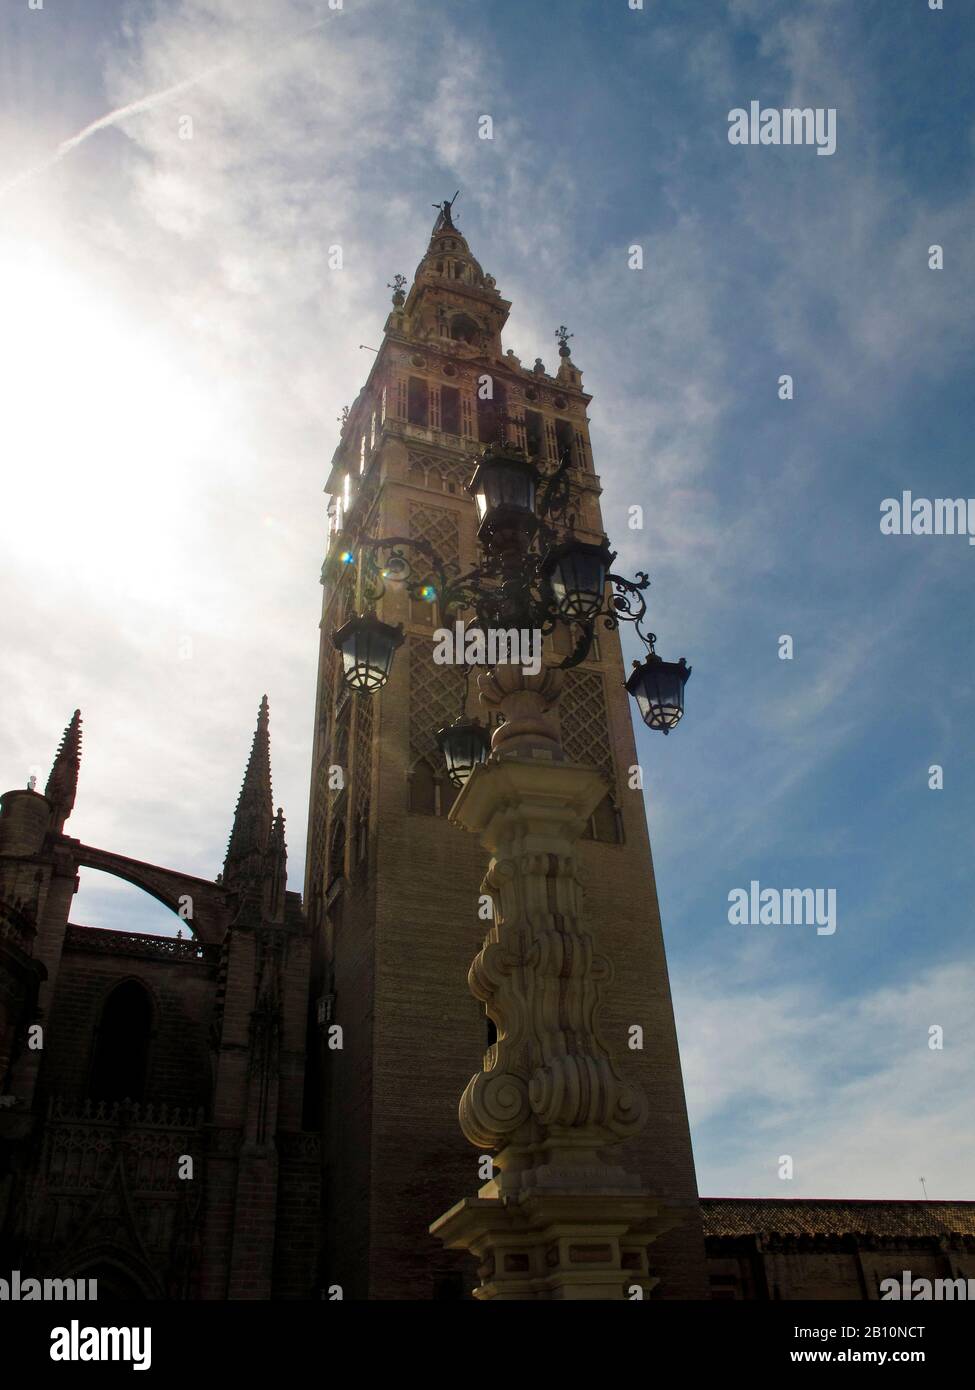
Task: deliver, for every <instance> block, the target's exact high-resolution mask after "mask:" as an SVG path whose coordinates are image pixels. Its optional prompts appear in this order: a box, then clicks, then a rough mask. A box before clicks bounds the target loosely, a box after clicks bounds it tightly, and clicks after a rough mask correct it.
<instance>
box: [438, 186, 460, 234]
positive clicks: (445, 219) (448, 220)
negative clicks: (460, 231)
mask: <svg viewBox="0 0 975 1390" xmlns="http://www.w3.org/2000/svg"><path fill="white" fill-rule="evenodd" d="M459 197H460V189H459V188H458V190H457V192H456V193H455V194H454V196H453V197H452V198H450V199H449V200H448V199H447V198H445V199H444V200H443V202H442V203H433V204H431V206H432V207H435V208H439V210H440V216H439V217H438V218H437V224H436V226H435V227H434V229H433V230H434V231H435V232H439V231H440V230H441V228H443V227H449V228H450V230H451V231H452V232H455V231H456V230H457V228H456V227H455V226H454V219H453V217H452V215H451V209H452V208H453V206H454V204H455V203H456V201H457V199H458V198H459Z"/></svg>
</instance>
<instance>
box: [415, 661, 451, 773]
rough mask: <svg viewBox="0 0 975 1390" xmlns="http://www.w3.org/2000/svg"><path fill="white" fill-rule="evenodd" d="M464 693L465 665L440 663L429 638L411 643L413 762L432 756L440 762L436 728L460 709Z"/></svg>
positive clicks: (434, 763)
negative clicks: (428, 640) (425, 640)
mask: <svg viewBox="0 0 975 1390" xmlns="http://www.w3.org/2000/svg"><path fill="white" fill-rule="evenodd" d="M463 693H464V668H463V667H462V666H439V665H437V663H436V662H435V661H434V659H433V645H432V643H430V642H420V641H412V642H411V643H410V762H411V763H413V762H415V761H416V759H417V758H424V757H425V758H427V759H429V761H430V763H431V766H433V767H439V766H441V757H440V749H439V748H438V747H437V740H436V737H435V735H436V732H437V730H438V729H439V728H440V727H441V726H442V725H443V724H450V723H452V722H453V721H454V720H455V719H456V718H457V715H458V714H459V713H460V702H461V697H462V695H463Z"/></svg>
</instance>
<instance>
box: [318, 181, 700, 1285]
mask: <svg viewBox="0 0 975 1390" xmlns="http://www.w3.org/2000/svg"><path fill="white" fill-rule="evenodd" d="M436 206H438V207H439V208H440V212H439V216H438V217H437V221H436V224H435V226H434V229H433V233H432V235H431V238H430V243H429V246H428V248H427V251H426V254H425V255H424V257H423V259H422V260H421V262H420V264H419V266H418V267H417V270H416V273H415V275H414V277H413V281H412V284H409V285H407V282H406V279H405V277H402V276H398V277H397V278H396V280H395V282H394V289H393V299H392V311H391V313H390V314H389V316H388V318H387V320H386V325H385V331H384V335H383V340H382V344H381V346H380V348H379V352H378V354H377V356H376V359H375V361H374V363H373V365H372V370H371V371H370V373H369V376H368V378H367V380H366V382H365V384H364V385H363V387H362V390H361V391H360V393H359V395H358V397H357V398H356V401H355V403H354V404H353V406H352V407H351V409H350V410H349V412H348V415H347V418H346V419H345V421H344V424H343V429H342V436H341V440H340V443H339V446H338V448H337V449H336V451H335V455H334V458H333V461H332V468H331V472H330V474H329V477H328V481H327V483H326V492H327V493H329V494H330V496H331V499H332V501H331V504H330V509H329V517H330V526H329V536H328V543H327V549H326V555H325V560H324V564H323V568H322V583H323V586H324V601H323V612H322V623H321V647H320V659H319V670H318V693H317V701H316V721H315V744H314V757H313V773H312V787H311V806H310V817H309V840H308V858H307V879H306V904H307V910H308V914H309V924H310V928H311V937H312V972H313V973H312V994H313V997H314V998H315V1000H316V1001H317V1002H316V1009H315V1013H314V1019H315V1020H323V1021H324V1020H327V1021H328V1023H329V1025H331V1024H336V1023H337V1024H338V1025H339V1026H340V1027H341V1029H342V1036H343V1046H342V1048H341V1050H334V1049H331V1048H329V1047H328V1045H327V1042H326V1041H325V1031H324V1029H323V1027H322V1026H320V1025H316V1026H313V1028H312V1036H311V1045H310V1048H309V1059H308V1060H309V1073H310V1077H311V1078H312V1089H313V1092H314V1094H316V1095H318V1096H320V1097H321V1107H322V1108H321V1124H322V1143H323V1172H324V1174H325V1196H324V1203H325V1231H324V1235H325V1239H324V1256H323V1259H324V1267H323V1283H325V1284H333V1283H338V1284H341V1285H342V1286H343V1287H344V1288H346V1289H347V1290H348V1294H347V1296H351V1297H357V1296H358V1297H363V1296H368V1297H373V1298H417V1297H420V1298H424V1297H431V1296H432V1297H452V1296H458V1295H460V1293H461V1291H462V1290H467V1289H468V1288H469V1287H470V1284H471V1274H470V1268H471V1267H470V1264H469V1263H466V1264H465V1261H466V1260H467V1259H468V1257H464V1256H461V1255H458V1254H454V1253H452V1252H450V1251H447V1250H444V1249H443V1248H441V1246H440V1245H439V1244H438V1242H437V1241H435V1240H434V1239H433V1238H432V1237H431V1236H430V1234H429V1233H428V1229H427V1228H428V1226H429V1224H430V1222H431V1221H433V1220H434V1219H435V1218H437V1217H439V1216H440V1214H441V1213H442V1212H444V1211H445V1210H446V1209H447V1208H448V1207H449V1206H450V1205H451V1204H452V1203H454V1202H455V1201H456V1200H457V1199H458V1198H459V1197H461V1196H463V1195H464V1194H465V1193H468V1192H470V1191H471V1190H473V1189H474V1188H476V1187H477V1185H478V1182H477V1175H478V1165H479V1159H480V1156H479V1154H478V1152H477V1150H476V1148H472V1146H471V1144H470V1143H469V1142H468V1141H467V1140H465V1138H464V1137H463V1135H462V1134H461V1132H460V1129H459V1126H458V1119H457V1102H458V1099H459V1097H460V1095H461V1093H462V1092H463V1090H464V1087H465V1085H466V1083H467V1081H468V1079H469V1077H470V1074H471V1072H472V1070H477V1067H478V1066H479V1064H480V1059H481V1057H482V1055H483V1054H484V1052H485V1049H487V1048H489V1047H490V1045H491V1044H492V1042H493V1025H492V1024H491V1022H490V1020H489V1019H488V1018H487V1017H486V1016H485V1012H484V1006H483V1005H482V1004H480V1003H478V1001H477V1000H475V999H473V998H472V997H471V995H470V994H469V992H468V989H467V986H466V977H467V972H468V967H469V965H470V962H471V957H472V955H473V954H474V952H475V951H476V949H477V947H478V945H479V944H480V940H481V937H482V936H483V928H484V923H483V921H480V920H479V919H478V903H479V900H480V895H481V892H482V889H481V883H482V879H483V876H484V873H485V869H486V867H487V855H486V853H485V851H484V850H483V849H482V848H481V847H480V846H479V845H478V843H477V841H476V840H475V839H473V838H472V837H470V836H467V835H465V834H463V833H461V832H459V831H458V829H457V827H456V826H454V825H452V824H450V823H449V822H448V820H447V816H448V813H449V812H450V809H451V806H452V805H453V802H454V800H455V798H456V795H457V790H456V788H455V787H454V786H453V785H451V782H450V781H449V779H448V778H447V776H446V775H445V768H444V764H443V760H442V758H441V756H440V754H439V751H438V748H437V744H436V737H435V735H436V730H437V728H438V726H439V725H444V724H448V723H449V722H450V721H452V720H454V719H455V718H456V717H457V716H458V714H459V713H460V712H461V711H462V710H466V712H467V713H469V714H471V715H476V714H478V713H480V714H482V715H483V712H484V711H483V707H482V708H480V709H479V707H478V703H477V694H476V690H475V689H474V688H473V683H471V687H470V688H467V686H466V684H465V677H464V670H463V667H462V666H458V665H457V664H451V663H445V662H442V661H441V662H438V661H436V660H434V659H433V652H434V645H435V643H434V635H435V633H436V632H437V631H438V630H439V629H441V628H442V627H443V626H444V622H445V615H444V613H443V612H441V611H440V603H439V601H438V595H437V594H436V592H435V587H434V586H430V591H429V593H425V594H424V593H420V594H418V593H417V592H414V591H410V590H408V589H407V588H405V587H404V586H402V585H400V584H397V583H394V582H388V583H385V582H382V581H383V579H384V576H383V575H382V574H378V573H377V565H378V562H377V561H375V560H374V559H373V558H372V555H371V553H370V551H369V549H368V547H362V546H361V545H360V547H359V549H358V551H356V552H355V553H353V549H350V537H352V536H355V537H357V538H359V539H360V540H361V539H362V538H377V537H380V536H395V537H404V538H409V539H410V540H411V541H412V542H414V543H416V542H426V543H427V545H428V546H429V547H430V550H431V553H434V554H436V555H437V556H438V557H440V559H441V560H442V561H443V562H445V564H447V565H449V566H457V567H459V568H461V569H462V570H465V571H466V570H468V569H469V568H470V567H471V566H472V565H473V564H474V563H475V561H476V553H477V552H476V530H477V521H476V517H475V508H474V504H473V501H472V499H471V497H470V495H469V493H468V491H467V484H468V482H469V480H470V478H471V474H472V471H473V466H474V462H475V461H476V456H477V455H478V454H479V453H481V452H482V450H483V449H484V447H485V446H487V445H491V444H497V443H498V442H499V441H502V442H506V443H508V444H510V445H513V446H514V447H516V448H517V449H519V450H523V451H524V452H525V454H526V455H527V456H528V457H529V458H533V459H535V460H537V461H538V462H539V464H540V465H541V466H543V467H545V468H554V467H555V465H556V464H557V463H558V461H559V460H561V459H564V458H566V456H567V457H568V465H569V468H570V472H571V479H572V484H573V489H574V492H575V494H576V496H575V498H574V507H575V513H576V517H575V531H576V534H577V535H578V536H579V537H580V538H581V540H583V541H585V542H594V543H598V542H599V541H600V540H601V538H602V534H603V527H602V520H601V516H600V508H599V495H600V485H599V479H598V476H597V474H596V471H595V466H594V462H593V458H592V452H591V448H590V442H589V430H588V419H587V414H586V411H587V407H588V405H589V401H590V397H589V396H588V395H587V393H586V392H585V391H584V389H583V385H582V374H581V372H580V370H579V368H578V367H577V366H576V364H575V363H574V362H573V360H572V356H571V352H570V348H569V343H568V338H569V336H570V335H569V334H568V333H567V331H566V330H565V329H564V327H563V328H561V329H560V330H559V333H558V335H557V336H558V340H559V365H558V369H557V370H556V371H554V372H552V373H550V372H548V371H547V370H546V369H545V366H544V364H543V363H542V362H541V360H540V359H536V361H535V363H534V365H533V366H532V367H530V368H526V367H524V366H523V365H522V363H521V361H520V360H519V358H518V357H517V356H516V355H515V353H514V352H513V351H512V350H511V349H508V350H505V349H504V348H503V346H502V339H501V335H502V330H503V329H504V326H505V323H506V320H507V317H508V312H509V309H510V304H509V303H508V301H506V300H505V299H504V298H503V296H502V294H501V292H500V290H499V289H498V287H497V285H496V283H495V280H494V278H493V277H492V276H490V275H488V274H486V273H485V272H484V270H483V269H482V267H481V265H480V264H479V262H478V261H477V259H476V258H475V257H474V255H473V253H472V252H471V249H470V247H469V245H468V243H467V240H466V239H465V237H464V236H463V234H462V233H461V231H460V230H459V229H458V227H457V226H456V225H455V223H454V218H453V216H452V215H451V208H452V201H451V202H448V203H446V204H438V205H436ZM359 570H364V571H365V575H364V576H363V574H361V573H357V571H359ZM394 577H395V576H392V575H387V576H385V578H388V579H392V578H394ZM363 578H364V579H365V581H366V582H367V584H369V583H371V584H373V586H375V581H376V580H377V578H378V579H379V581H380V587H381V588H382V590H383V593H382V598H381V599H380V601H379V605H378V610H377V611H378V616H379V617H380V619H381V620H382V621H383V622H385V623H387V624H394V625H398V624H401V625H402V629H403V634H404V639H405V640H404V643H403V648H402V650H401V652H400V654H399V655H398V656H397V658H396V662H395V664H394V666H393V670H392V675H391V677H390V679H389V681H388V683H387V684H386V685H385V687H384V688H383V689H382V690H381V691H378V692H376V693H373V694H359V693H353V692H350V691H349V689H348V688H347V686H346V685H345V683H344V682H343V680H342V679H341V670H340V668H341V659H340V657H339V653H338V652H337V651H336V649H335V646H334V643H333V640H332V634H333V633H334V631H335V630H336V629H338V628H340V627H341V626H342V624H344V623H345V622H346V621H347V620H348V619H349V618H350V617H351V615H352V614H353V613H354V612H355V611H356V608H357V603H358V598H357V585H358V586H360V587H361V584H362V582H363ZM546 646H547V648H548V651H547V656H548V659H549V660H550V661H551V660H554V661H556V662H557V661H558V660H560V659H561V657H562V656H565V655H566V654H567V653H568V652H570V651H571V650H572V637H571V634H570V629H569V628H568V627H564V626H563V627H556V629H555V630H554V631H553V632H552V633H551V634H550V635H549V637H548V638H547V639H546ZM564 674H565V682H564V686H563V690H562V695H561V700H560V702H559V706H558V710H559V713H558V718H559V725H560V728H559V733H560V737H561V745H562V747H563V748H564V750H565V756H566V757H567V758H568V759H569V761H570V762H572V763H573V764H578V765H580V766H581V767H584V768H589V769H595V770H596V771H597V772H598V773H599V774H601V776H602V778H603V783H604V785H605V787H606V794H605V795H604V796H603V798H602V800H601V801H599V803H598V804H597V805H595V807H594V808H593V810H592V812H591V815H590V816H589V819H588V822H587V827H586V831H585V838H584V840H583V842H582V844H581V846H580V857H581V859H582V866H583V870H584V878H585V884H586V888H585V915H586V920H587V922H589V923H591V925H592V929H593V935H594V936H595V937H596V938H597V939H598V941H599V942H600V945H601V948H603V949H605V951H606V954H607V956H608V957H609V958H610V960H611V961H612V962H613V964H614V966H615V981H614V982H613V984H612V986H611V988H610V989H609V990H608V991H607V993H606V1000H605V1009H604V1011H603V1032H604V1034H605V1036H606V1038H607V1041H608V1044H609V1046H610V1048H611V1051H612V1053H613V1054H614V1055H615V1056H616V1057H617V1058H619V1059H620V1066H621V1069H622V1070H623V1071H625V1073H626V1076H627V1077H628V1078H632V1080H633V1081H634V1082H635V1083H637V1084H638V1085H639V1086H640V1087H641V1088H642V1090H643V1093H644V1094H645V1096H646V1100H647V1104H648V1107H649V1116H650V1119H649V1123H648V1124H647V1125H646V1126H645V1128H644V1130H643V1133H642V1134H641V1135H640V1136H639V1137H638V1138H635V1139H633V1140H632V1141H631V1142H630V1143H628V1144H626V1145H624V1146H623V1151H622V1162H623V1163H624V1164H625V1165H627V1166H628V1167H629V1168H630V1169H631V1170H634V1171H635V1172H637V1173H638V1174H639V1177H640V1179H641V1181H642V1182H643V1184H644V1186H645V1187H646V1188H648V1189H649V1190H652V1192H653V1194H654V1196H655V1197H656V1198H657V1199H659V1200H660V1202H661V1203H662V1204H663V1207H664V1208H670V1209H671V1218H672V1219H671V1221H670V1223H669V1224H670V1227H671V1228H670V1230H669V1231H668V1233H667V1234H665V1235H663V1236H661V1238H660V1239H659V1240H658V1241H657V1242H656V1243H655V1244H654V1245H653V1247H652V1265H653V1271H652V1272H653V1274H654V1276H656V1278H658V1279H659V1285H658V1292H657V1295H656V1296H663V1297H671V1298H679V1297H702V1296H704V1292H705V1286H706V1280H705V1273H704V1248H703V1237H702V1233H701V1225H700V1215H699V1210H698V1205H697V1192H696V1186H695V1177H694V1167H693V1160H692V1154H691V1143H690V1136H689V1132H688V1124H687V1115H686V1109H685V1103H684V1091H683V1084H682V1079H681V1071H680V1062H679V1058H678V1051H677V1041H676V1034H675V1028H674V1018H673V1012H672V1006H671V1000H670V990H669V984H668V977H667V966H666V960H665V956H664V948H663V940H662V935H661V928H660V918H659V913H658V908H657V898H656V890H655V885H654V876H653V864H652V860H651V855H650V845H649V840H648V834H647V825H646V817H645V812H644V807H643V800H642V793H640V792H639V791H634V790H630V789H629V785H628V772H629V769H630V768H631V767H632V766H633V765H634V764H635V763H636V752H635V745H634V739H633V731H632V727H631V715H630V708H629V703H628V697H627V693H626V690H625V688H624V671H623V662H622V656H621V650H620V642H619V637H618V634H617V632H616V631H605V632H604V631H602V630H601V631H600V633H599V636H598V639H597V641H595V642H594V644H593V646H592V648H591V650H590V651H589V652H588V655H587V659H586V660H585V661H583V662H582V663H581V664H580V665H578V666H576V667H574V668H573V669H571V670H568V671H566V672H565V673H564ZM337 769H338V770H340V771H339V774H338V775H337V773H336V770H337ZM635 1025H637V1026H638V1027H639V1028H640V1029H642V1035H643V1037H644V1038H645V1040H646V1041H645V1046H644V1048H643V1050H632V1051H631V1050H628V1048H627V1039H628V1037H630V1036H631V1035H632V1034H631V1030H632V1029H633V1028H634V1026H635ZM465 1270H466V1272H465Z"/></svg>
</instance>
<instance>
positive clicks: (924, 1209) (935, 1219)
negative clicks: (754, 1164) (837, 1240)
mask: <svg viewBox="0 0 975 1390" xmlns="http://www.w3.org/2000/svg"><path fill="white" fill-rule="evenodd" d="M701 1212H702V1215H703V1218H704V1234H705V1236H747V1235H756V1234H762V1235H780V1236H786V1235H794V1236H836V1235H874V1236H905V1237H908V1238H913V1237H919V1236H957V1235H967V1236H975V1202H893V1201H892V1202H871V1201H819V1200H815V1199H812V1200H804V1201H795V1200H793V1199H790V1198H783V1197H702V1198H701Z"/></svg>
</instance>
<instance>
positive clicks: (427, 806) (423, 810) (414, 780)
mask: <svg viewBox="0 0 975 1390" xmlns="http://www.w3.org/2000/svg"><path fill="white" fill-rule="evenodd" d="M407 787H408V801H409V809H410V810H411V811H413V812H415V813H416V814H417V815H421V816H435V815H436V814H437V775H436V772H435V771H434V767H433V764H432V763H431V761H430V759H429V758H417V760H416V762H415V763H414V764H413V766H412V767H411V768H410V771H409V773H408V774H407Z"/></svg>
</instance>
